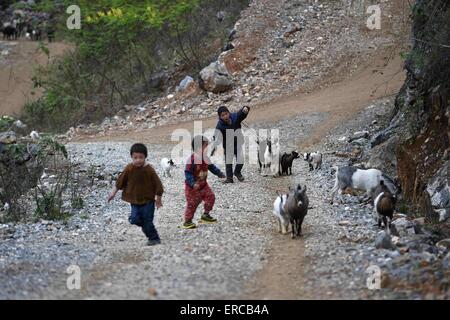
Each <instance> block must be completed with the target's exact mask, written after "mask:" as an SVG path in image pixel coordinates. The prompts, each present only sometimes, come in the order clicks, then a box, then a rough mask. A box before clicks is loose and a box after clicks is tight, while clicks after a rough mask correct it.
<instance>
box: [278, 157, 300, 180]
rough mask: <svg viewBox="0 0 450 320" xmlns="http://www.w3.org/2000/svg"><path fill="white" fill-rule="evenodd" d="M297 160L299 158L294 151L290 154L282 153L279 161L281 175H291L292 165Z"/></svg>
mask: <svg viewBox="0 0 450 320" xmlns="http://www.w3.org/2000/svg"><path fill="white" fill-rule="evenodd" d="M298 158H300V156H299V155H298V153H297V152H296V151H292V152H291V153H290V154H287V153H284V154H283V155H282V156H281V159H280V167H281V174H282V175H283V174H285V175H292V163H293V162H294V160H295V159H298Z"/></svg>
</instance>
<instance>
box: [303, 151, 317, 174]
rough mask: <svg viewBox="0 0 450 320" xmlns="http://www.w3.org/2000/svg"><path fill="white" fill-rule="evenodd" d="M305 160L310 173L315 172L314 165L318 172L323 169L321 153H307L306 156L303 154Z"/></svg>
mask: <svg viewBox="0 0 450 320" xmlns="http://www.w3.org/2000/svg"><path fill="white" fill-rule="evenodd" d="M303 159H304V160H305V161H307V162H308V164H309V171H313V170H314V164H315V165H316V170H317V169H322V154H321V153H319V152H313V153H305V154H303Z"/></svg>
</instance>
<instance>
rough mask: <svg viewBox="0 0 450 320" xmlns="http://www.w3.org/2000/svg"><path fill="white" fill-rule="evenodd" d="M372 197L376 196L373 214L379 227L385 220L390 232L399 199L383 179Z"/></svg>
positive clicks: (385, 225) (387, 229)
mask: <svg viewBox="0 0 450 320" xmlns="http://www.w3.org/2000/svg"><path fill="white" fill-rule="evenodd" d="M372 197H373V198H374V202H373V216H374V218H375V220H376V221H377V223H378V227H381V222H383V223H384V227H385V228H386V232H388V233H389V230H390V228H389V227H390V225H391V221H392V218H393V215H394V210H395V204H396V202H397V199H396V197H395V196H394V195H393V194H392V193H391V191H390V190H389V188H388V187H387V186H386V185H385V183H384V181H383V180H381V181H380V184H379V186H378V187H377V188H376V189H375V190H374V191H373V193H372Z"/></svg>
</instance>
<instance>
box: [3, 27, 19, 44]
mask: <svg viewBox="0 0 450 320" xmlns="http://www.w3.org/2000/svg"><path fill="white" fill-rule="evenodd" d="M2 32H3V40H5V39H6V40H17V29H16V28H15V27H14V26H12V25H6V26H4V27H3V29H2Z"/></svg>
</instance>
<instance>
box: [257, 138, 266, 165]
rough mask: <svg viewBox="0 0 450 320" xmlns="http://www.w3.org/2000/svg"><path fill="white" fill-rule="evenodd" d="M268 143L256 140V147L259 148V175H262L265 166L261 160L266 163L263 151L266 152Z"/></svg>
mask: <svg viewBox="0 0 450 320" xmlns="http://www.w3.org/2000/svg"><path fill="white" fill-rule="evenodd" d="M267 141H268V140H266V141H264V142H261V141H259V139H256V145H257V146H258V147H257V155H258V164H259V173H262V168H263V166H264V163H263V162H261V160H262V161H264V153H262V151H263V150H264V151H265V150H266V147H267Z"/></svg>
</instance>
